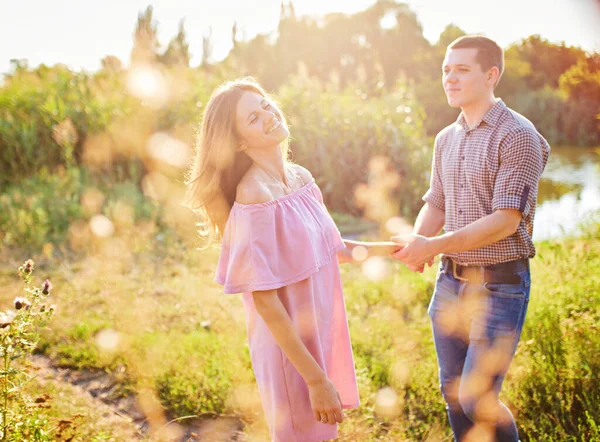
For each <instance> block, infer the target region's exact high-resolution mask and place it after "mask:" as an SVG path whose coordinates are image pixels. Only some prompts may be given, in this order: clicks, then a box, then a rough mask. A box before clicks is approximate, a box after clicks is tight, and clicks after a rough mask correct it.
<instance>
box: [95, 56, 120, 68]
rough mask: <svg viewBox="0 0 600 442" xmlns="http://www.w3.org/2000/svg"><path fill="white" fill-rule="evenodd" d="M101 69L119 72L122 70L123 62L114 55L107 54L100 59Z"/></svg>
mask: <svg viewBox="0 0 600 442" xmlns="http://www.w3.org/2000/svg"><path fill="white" fill-rule="evenodd" d="M100 65H101V66H102V67H101V70H103V71H106V72H119V71H121V70H123V63H122V62H121V60H119V58H118V57H116V56H114V55H107V56H105V57H104V58H102V60H101V61H100Z"/></svg>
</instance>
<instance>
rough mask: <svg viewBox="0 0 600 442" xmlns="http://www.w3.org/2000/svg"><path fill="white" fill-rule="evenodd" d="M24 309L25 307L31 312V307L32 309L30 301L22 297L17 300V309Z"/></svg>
mask: <svg viewBox="0 0 600 442" xmlns="http://www.w3.org/2000/svg"><path fill="white" fill-rule="evenodd" d="M23 307H25V310H29V307H31V303H30V302H29V300H28V299H27V298H21V297H19V298H15V308H16V309H17V310H21V309H22V308H23Z"/></svg>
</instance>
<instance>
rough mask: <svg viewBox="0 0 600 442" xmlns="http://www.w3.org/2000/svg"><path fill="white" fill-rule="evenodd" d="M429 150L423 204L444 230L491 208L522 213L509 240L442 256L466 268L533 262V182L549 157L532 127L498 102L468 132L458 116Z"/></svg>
mask: <svg viewBox="0 0 600 442" xmlns="http://www.w3.org/2000/svg"><path fill="white" fill-rule="evenodd" d="M434 149H435V150H434V156H433V164H432V170H431V182H430V186H429V190H428V191H427V193H426V194H425V196H423V200H424V201H426V202H427V203H429V204H431V205H432V206H435V207H437V208H438V209H441V210H443V211H444V212H445V217H446V220H445V225H444V231H446V232H454V231H456V230H459V229H461V228H463V227H465V226H467V225H469V224H471V223H473V222H475V221H477V220H478V219H480V218H483V217H484V216H486V215H490V214H491V213H493V212H494V211H495V210H496V209H517V210H519V211H520V212H521V213H522V214H523V218H522V220H521V223H520V224H519V227H518V228H517V231H516V232H515V233H514V234H512V235H511V236H509V237H507V238H504V239H502V240H500V241H498V242H495V243H493V244H490V245H488V246H485V247H481V248H479V249H475V250H470V251H467V252H460V253H454V254H447V255H444V256H447V257H448V258H451V259H453V260H454V261H455V262H456V263H458V264H461V265H471V266H488V265H492V264H498V263H501V262H506V261H513V260H516V259H521V258H533V257H534V256H535V247H534V245H533V241H532V239H531V237H532V234H533V218H534V214H535V206H536V201H537V193H538V182H539V179H540V176H541V175H542V171H543V170H544V167H545V166H546V162H547V161H548V156H549V154H550V146H549V145H548V143H547V142H546V140H545V139H544V138H543V137H542V136H541V135H540V134H539V133H538V132H537V130H536V129H535V127H534V126H533V124H531V122H530V121H529V120H527V119H526V118H525V117H523V116H522V115H520V114H518V113H516V112H514V111H513V110H511V109H509V108H508V107H506V105H505V104H504V102H503V101H502V100H500V99H498V101H497V102H496V104H495V105H494V106H493V107H492V108H491V109H490V110H489V111H488V112H487V114H486V115H485V116H484V117H483V119H482V120H481V122H480V123H479V124H478V125H477V126H476V127H475V128H473V129H469V128H468V126H467V123H466V121H465V118H464V116H463V114H462V113H461V114H460V115H459V117H458V119H457V120H456V122H455V123H453V124H451V125H450V126H448V127H446V128H445V129H443V130H442V131H441V132H440V133H439V134H438V135H437V137H436V138H435V148H434Z"/></svg>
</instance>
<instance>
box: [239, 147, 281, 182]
mask: <svg viewBox="0 0 600 442" xmlns="http://www.w3.org/2000/svg"><path fill="white" fill-rule="evenodd" d="M246 154H247V155H248V156H249V157H250V159H251V160H252V162H253V163H254V167H257V168H258V169H261V170H262V171H263V172H265V173H266V174H267V175H269V177H271V178H272V179H273V180H277V181H281V182H282V183H283V184H284V185H285V186H287V185H288V180H287V176H286V174H285V161H284V160H283V154H282V153H281V149H280V148H279V146H278V147H277V148H276V149H274V150H271V151H267V150H261V151H252V152H248V151H246Z"/></svg>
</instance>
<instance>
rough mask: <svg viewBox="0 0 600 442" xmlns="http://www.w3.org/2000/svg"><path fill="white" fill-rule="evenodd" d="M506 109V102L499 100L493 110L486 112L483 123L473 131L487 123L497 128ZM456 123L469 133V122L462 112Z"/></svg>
mask: <svg viewBox="0 0 600 442" xmlns="http://www.w3.org/2000/svg"><path fill="white" fill-rule="evenodd" d="M504 109H506V104H504V101H502V98H498V100H497V101H496V104H494V105H493V106H492V108H491V109H490V110H489V111H487V112H486V114H485V115H484V116H483V118H482V119H481V122H480V123H479V124H478V125H477V126H475V127H474V128H473V129H477V128H478V127H479V126H480V125H481V123H485V124H487V125H490V126H495V125H496V123H497V122H498V120H499V119H500V116H501V115H502V113H503V111H504ZM456 122H457V123H458V124H460V126H461V127H462V128H463V129H464V130H467V131H468V130H469V126H468V125H467V121H466V120H465V116H464V115H463V113H462V112H461V113H460V115H459V116H458V118H457V119H456Z"/></svg>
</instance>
